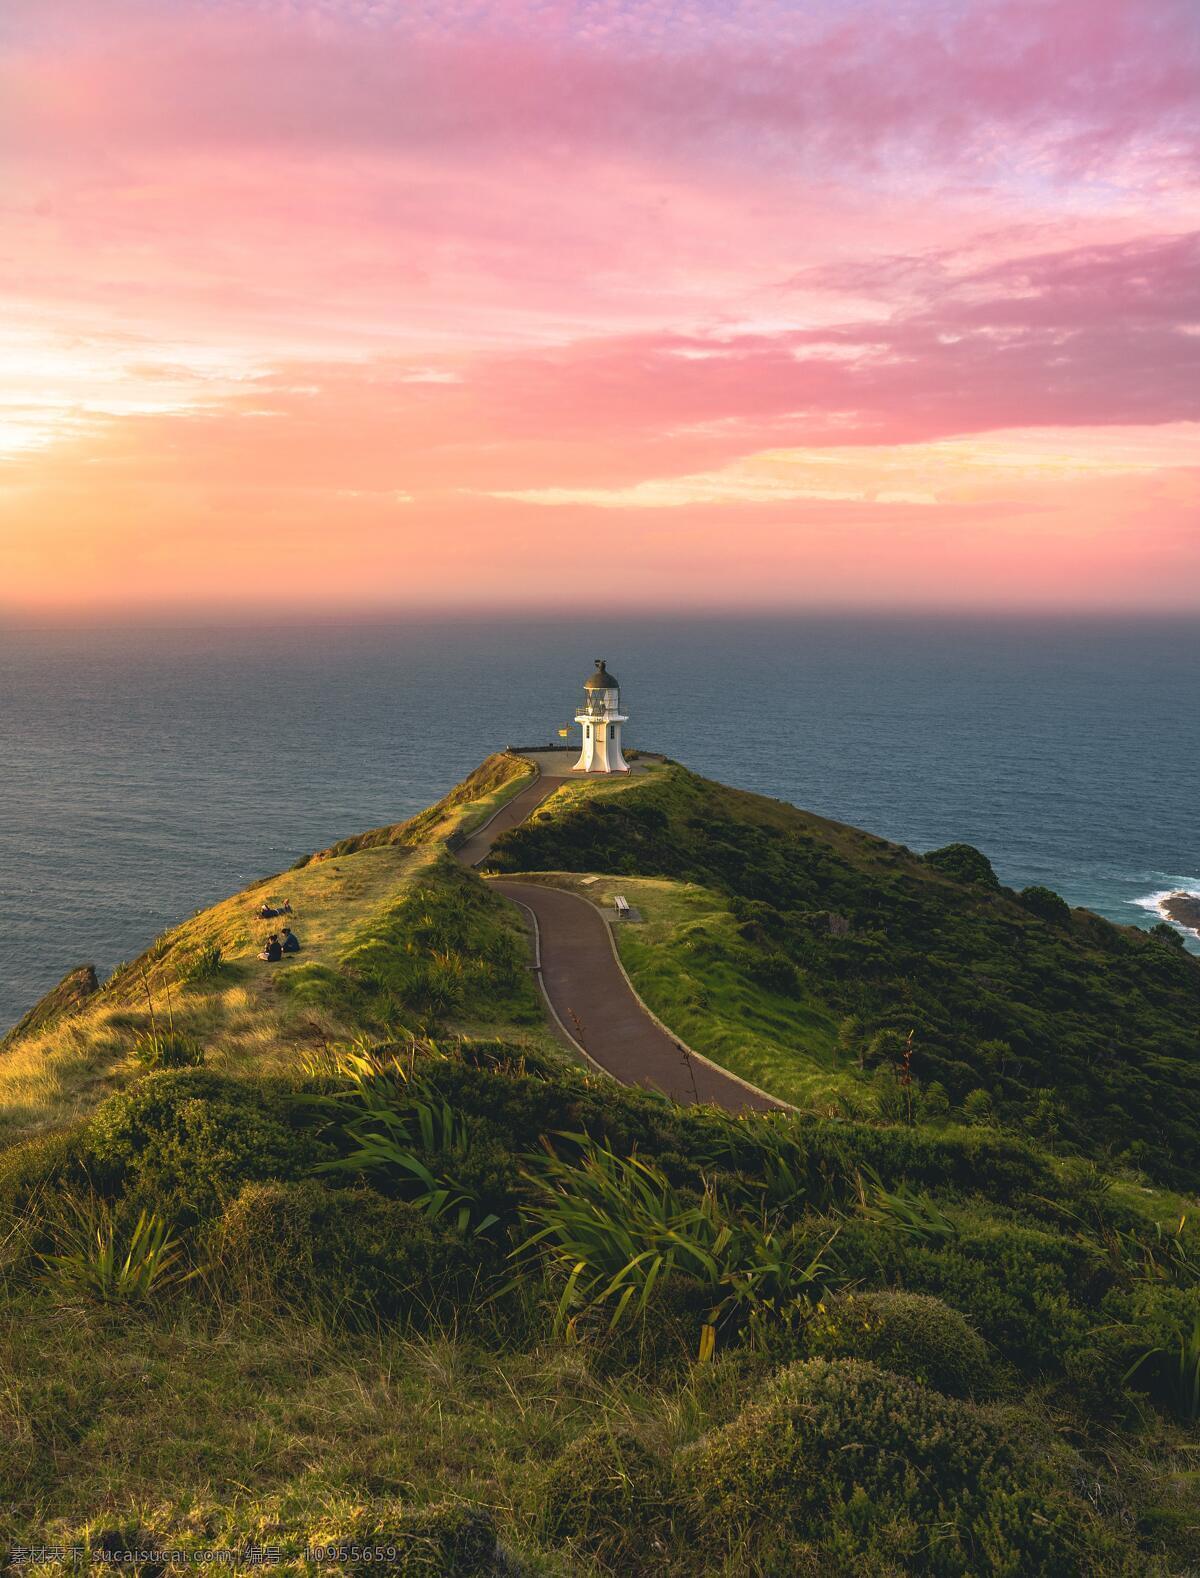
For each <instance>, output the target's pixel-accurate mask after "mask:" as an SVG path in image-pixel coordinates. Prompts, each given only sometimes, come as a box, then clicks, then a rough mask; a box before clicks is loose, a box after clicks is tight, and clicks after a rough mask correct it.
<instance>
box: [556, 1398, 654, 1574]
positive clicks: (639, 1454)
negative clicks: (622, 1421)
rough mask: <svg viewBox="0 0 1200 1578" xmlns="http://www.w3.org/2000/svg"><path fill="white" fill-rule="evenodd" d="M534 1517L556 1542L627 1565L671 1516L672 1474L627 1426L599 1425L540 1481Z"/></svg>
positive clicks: (578, 1439) (608, 1560) (586, 1434)
mask: <svg viewBox="0 0 1200 1578" xmlns="http://www.w3.org/2000/svg"><path fill="white" fill-rule="evenodd" d="M538 1499H539V1505H538V1516H539V1521H540V1523H541V1525H542V1529H543V1532H544V1534H545V1536H546V1537H547V1538H548V1539H549V1540H550V1541H551V1542H552V1543H554V1544H558V1543H560V1542H561V1541H564V1540H570V1541H571V1542H572V1543H573V1544H575V1545H577V1546H581V1547H583V1548H584V1549H586V1550H588V1551H590V1552H592V1553H593V1554H594V1555H597V1556H600V1557H602V1558H603V1559H605V1560H606V1561H607V1562H609V1563H613V1562H617V1563H620V1564H621V1566H622V1568H623V1569H624V1570H628V1567H629V1563H630V1560H631V1558H632V1557H633V1556H634V1553H641V1552H644V1550H645V1547H646V1546H647V1544H649V1542H650V1541H651V1540H652V1538H653V1531H654V1527H655V1525H656V1524H658V1523H660V1522H662V1521H663V1520H664V1518H665V1517H667V1516H669V1506H670V1474H669V1470H668V1467H667V1465H666V1464H665V1463H664V1462H663V1460H662V1459H661V1458H659V1457H658V1456H656V1455H655V1453H653V1452H651V1451H650V1450H649V1449H648V1448H647V1447H646V1446H645V1445H644V1444H643V1443H642V1442H641V1441H640V1440H639V1439H638V1437H637V1436H636V1435H634V1434H633V1433H632V1432H630V1431H614V1430H609V1429H606V1428H604V1427H603V1426H601V1427H598V1428H596V1429H593V1430H589V1431H587V1432H586V1433H585V1434H583V1435H581V1436H578V1437H577V1438H576V1439H575V1440H574V1441H572V1442H571V1443H570V1445H569V1446H568V1447H566V1448H565V1449H564V1451H563V1452H561V1453H560V1454H559V1456H558V1457H557V1458H555V1459H554V1461H553V1462H552V1463H551V1464H550V1467H549V1468H548V1470H547V1471H546V1473H545V1475H544V1476H543V1478H542V1479H541V1481H540V1482H539V1484H538Z"/></svg>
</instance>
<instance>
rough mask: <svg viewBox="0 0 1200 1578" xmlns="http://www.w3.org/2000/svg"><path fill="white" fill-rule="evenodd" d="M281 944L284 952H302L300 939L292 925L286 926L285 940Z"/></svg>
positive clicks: (284, 929) (284, 931) (284, 930)
mask: <svg viewBox="0 0 1200 1578" xmlns="http://www.w3.org/2000/svg"><path fill="white" fill-rule="evenodd" d="M281 946H282V948H283V951H284V953H299V952H300V939H299V937H297V936H296V933H295V932H294V931H293V930H292V928H291V927H290V926H285V927H284V928H283V940H282V944H281Z"/></svg>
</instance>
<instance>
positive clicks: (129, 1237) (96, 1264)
mask: <svg viewBox="0 0 1200 1578" xmlns="http://www.w3.org/2000/svg"><path fill="white" fill-rule="evenodd" d="M48 1226H49V1231H50V1236H51V1239H52V1242H53V1244H54V1248H53V1250H52V1251H50V1252H48V1253H46V1254H44V1255H43V1256H42V1280H43V1281H44V1282H45V1284H46V1285H47V1286H48V1287H49V1288H50V1289H51V1291H52V1292H53V1293H55V1294H56V1295H57V1296H58V1297H60V1298H65V1299H73V1298H79V1299H86V1300H88V1301H90V1302H92V1303H96V1304H110V1305H134V1304H144V1303H147V1302H148V1301H149V1300H151V1299H153V1298H155V1297H157V1296H158V1295H160V1294H162V1293H166V1292H167V1291H169V1290H170V1289H171V1288H175V1287H178V1286H179V1285H180V1284H181V1283H183V1282H187V1281H188V1280H189V1279H190V1278H191V1277H192V1276H193V1275H194V1272H192V1271H190V1270H189V1269H188V1267H187V1264H186V1261H185V1258H184V1249H183V1245H182V1243H181V1242H180V1240H179V1239H178V1238H176V1236H175V1234H174V1233H173V1232H172V1231H171V1228H170V1226H169V1224H168V1223H166V1222H164V1221H163V1219H162V1218H161V1217H160V1216H158V1215H156V1214H155V1213H153V1212H149V1213H148V1212H146V1211H143V1212H141V1214H140V1215H139V1216H138V1218H137V1221H136V1222H134V1223H132V1224H130V1223H128V1222H125V1221H123V1220H122V1218H121V1216H120V1214H119V1213H118V1212H117V1211H115V1210H114V1208H113V1206H112V1204H111V1203H110V1202H109V1201H107V1200H104V1199H101V1198H98V1197H97V1196H95V1195H80V1196H75V1195H70V1194H68V1195H66V1196H65V1197H64V1198H63V1199H62V1200H61V1201H59V1202H58V1206H57V1209H56V1211H55V1212H54V1213H53V1215H52V1216H51V1219H50V1222H49V1223H48Z"/></svg>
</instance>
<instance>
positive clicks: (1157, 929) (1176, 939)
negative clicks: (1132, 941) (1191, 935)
mask: <svg viewBox="0 0 1200 1578" xmlns="http://www.w3.org/2000/svg"><path fill="white" fill-rule="evenodd" d="M1150 936H1151V937H1153V938H1154V940H1155V942H1161V943H1165V944H1166V946H1167V947H1168V948H1174V949H1176V950H1177V951H1182V950H1183V949H1184V948H1186V946H1187V944H1186V942H1185V941H1184V936H1183V933H1182V932H1181V931H1176V929H1175V927H1174V926H1172V925H1171V923H1170V922H1169V921H1156V922H1155V924H1154V925H1153V926H1151V928H1150Z"/></svg>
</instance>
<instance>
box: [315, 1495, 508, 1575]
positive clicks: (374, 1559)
mask: <svg viewBox="0 0 1200 1578" xmlns="http://www.w3.org/2000/svg"><path fill="white" fill-rule="evenodd" d="M307 1544H308V1548H309V1549H310V1550H320V1551H322V1552H323V1553H325V1554H324V1557H323V1560H322V1562H321V1565H322V1566H323V1565H325V1562H331V1563H335V1564H336V1570H337V1571H338V1572H339V1573H360V1572H378V1571H380V1570H381V1569H382V1570H384V1571H387V1572H389V1573H394V1574H398V1575H400V1578H447V1575H449V1574H453V1575H454V1578H493V1575H494V1578H502V1575H504V1574H507V1573H509V1572H511V1571H512V1568H511V1566H510V1565H509V1563H508V1562H507V1561H506V1560H505V1558H504V1556H503V1555H502V1553H501V1551H500V1548H499V1545H498V1543H497V1540H496V1525H495V1522H494V1521H493V1518H492V1514H491V1513H490V1512H489V1511H488V1510H487V1509H486V1508H485V1507H473V1506H470V1505H464V1504H462V1503H457V1502H439V1503H434V1504H431V1505H429V1506H426V1507H398V1508H397V1509H396V1510H395V1512H394V1513H392V1515H391V1516H384V1515H382V1514H381V1513H380V1511H379V1510H378V1509H374V1510H372V1511H370V1512H367V1513H364V1514H363V1515H362V1516H361V1517H359V1518H357V1519H355V1520H354V1521H353V1523H351V1524H350V1525H349V1526H346V1525H342V1526H340V1527H339V1528H337V1529H336V1531H333V1532H330V1531H327V1530H324V1529H320V1530H317V1531H315V1532H314V1533H312V1534H310V1536H309V1539H308V1541H307Z"/></svg>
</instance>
